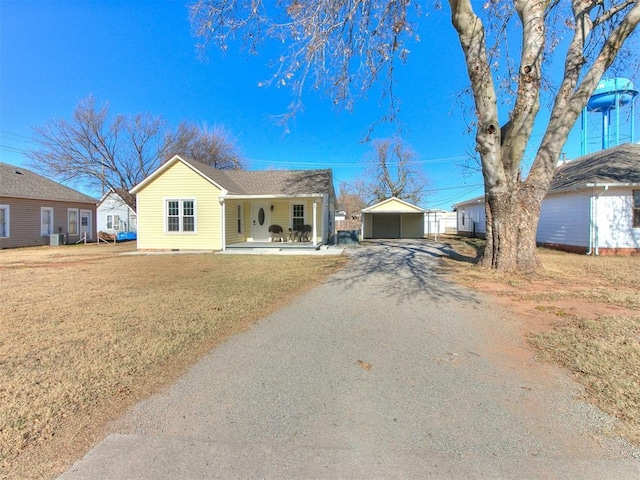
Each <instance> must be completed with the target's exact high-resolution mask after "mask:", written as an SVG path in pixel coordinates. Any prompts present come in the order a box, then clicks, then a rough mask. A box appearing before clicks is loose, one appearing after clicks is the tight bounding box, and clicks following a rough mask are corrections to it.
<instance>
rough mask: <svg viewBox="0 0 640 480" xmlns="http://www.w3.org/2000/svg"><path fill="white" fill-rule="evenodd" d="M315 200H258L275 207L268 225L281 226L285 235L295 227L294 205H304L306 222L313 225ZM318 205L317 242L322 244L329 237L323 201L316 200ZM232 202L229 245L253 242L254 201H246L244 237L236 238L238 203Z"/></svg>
mask: <svg viewBox="0 0 640 480" xmlns="http://www.w3.org/2000/svg"><path fill="white" fill-rule="evenodd" d="M313 200H314V199H313V198H300V199H295V200H291V199H290V198H286V199H280V198H274V199H271V200H269V199H267V200H258V201H259V202H264V203H265V204H268V205H269V207H270V206H271V205H273V211H271V209H270V208H269V212H268V223H269V225H280V226H281V227H282V229H283V230H284V233H285V234H286V233H288V231H289V228H291V226H292V225H293V219H292V218H293V217H292V215H293V205H294V204H295V205H299V204H302V205H304V221H305V223H306V224H308V225H313ZM316 200H317V202H318V204H317V207H316V228H317V233H318V236H317V241H318V242H321V241H323V237H326V236H327V233H326V232H323V225H324V222H323V215H324V212H323V208H322V199H320V198H318V199H316ZM232 202H233V201H232V200H228V201H227V212H232V214H231V215H229V214H227V243H228V244H232V243H235V242H243V241H247V240H248V241H252V240H253V239H252V237H251V235H252V230H251V225H252V221H253V219H252V217H251V215H252V212H253V208H252V201H250V200H245V201H244V204H243V205H244V209H243V215H244V219H245V223H244V235H242V236H236V235H234V232H235V231H236V230H237V225H236V223H235V222H236V220H237V213H236V206H235V205H236V203H235V202H233V203H232ZM232 204H233V205H234V206H233V207H231V205H232ZM230 216H232V217H233V221H230V219H229V217H230Z"/></svg>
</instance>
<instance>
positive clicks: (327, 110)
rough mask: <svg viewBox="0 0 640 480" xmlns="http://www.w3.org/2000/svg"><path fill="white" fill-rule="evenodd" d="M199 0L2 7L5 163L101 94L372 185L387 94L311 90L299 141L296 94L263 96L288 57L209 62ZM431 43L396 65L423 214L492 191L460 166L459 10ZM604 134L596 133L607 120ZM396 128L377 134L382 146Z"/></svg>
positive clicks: (247, 154)
mask: <svg viewBox="0 0 640 480" xmlns="http://www.w3.org/2000/svg"><path fill="white" fill-rule="evenodd" d="M186 4H187V2H185V1H184V0H180V1H172V0H131V1H128V0H111V1H97V0H84V1H80V0H75V1H64V0H63V1H60V0H51V1H36V0H33V1H32V0H20V1H12V0H0V61H1V63H0V161H2V162H5V163H13V164H17V165H21V164H23V163H25V162H26V158H25V156H24V153H23V152H24V151H25V150H26V149H28V148H29V147H30V146H31V143H30V137H31V128H32V127H34V126H38V125H43V124H44V123H45V122H47V121H48V120H50V119H53V118H70V117H71V114H72V111H73V109H74V107H75V106H76V104H77V103H78V101H79V100H81V99H83V98H85V97H87V96H88V95H93V96H94V97H95V98H96V100H97V101H98V102H100V103H101V102H109V105H110V110H111V112H112V113H123V114H134V113H139V112H148V113H151V114H154V115H162V116H163V117H164V118H166V119H167V120H168V121H169V122H170V123H171V124H177V123H178V122H179V121H181V120H190V121H193V122H196V123H197V124H201V125H207V126H209V127H213V126H223V127H224V128H225V129H226V130H227V131H228V132H229V133H230V134H231V135H232V136H233V137H234V138H235V140H236V143H237V145H238V146H239V149H240V151H241V153H242V155H243V156H244V158H245V159H246V164H247V167H248V168H250V169H269V168H279V169H280V168H292V169H307V168H328V167H330V168H332V169H333V171H334V177H335V179H336V187H338V188H339V185H340V182H347V183H350V182H352V181H353V180H354V179H355V178H357V177H358V176H361V175H362V170H363V168H364V164H363V160H364V157H365V156H366V155H367V154H368V153H369V152H371V146H370V145H368V144H364V143H362V139H363V137H364V136H365V134H366V133H367V131H368V129H369V127H370V126H371V125H372V124H373V123H374V122H376V121H377V120H378V119H379V118H381V116H382V115H383V114H384V111H385V107H384V106H381V105H380V103H381V100H380V98H379V94H378V92H376V91H372V92H369V94H368V98H363V99H360V100H359V101H358V102H357V103H356V104H355V108H354V110H353V112H347V111H345V110H339V109H336V108H335V107H334V106H333V105H332V103H331V101H330V100H329V99H328V98H326V97H323V96H321V95H319V94H317V93H315V92H307V94H306V95H305V97H304V98H303V101H304V112H302V113H300V114H298V115H297V116H296V118H295V119H294V120H293V121H292V122H291V123H290V125H289V132H288V133H286V132H285V131H284V130H283V128H282V127H281V126H279V125H277V124H276V123H275V122H274V121H273V118H272V117H273V116H274V115H277V114H280V113H283V112H284V111H285V110H286V108H287V105H288V104H289V102H290V100H291V97H290V91H289V90H287V89H278V88H272V87H269V88H265V87H262V88H261V87H259V86H258V83H259V82H260V81H262V80H266V79H268V78H269V77H270V72H271V70H270V69H269V66H268V64H269V62H270V61H271V60H273V58H274V53H275V52H263V53H262V54H261V55H259V56H250V55H248V54H246V53H243V52H242V51H241V49H240V46H239V45H235V46H233V47H235V48H230V49H229V52H228V53H227V54H226V56H222V55H221V54H220V53H219V52H218V51H216V50H209V51H208V61H202V59H201V58H200V57H199V56H198V53H197V51H196V48H195V44H196V42H197V39H196V38H194V37H193V36H192V34H191V28H190V24H189V19H188V11H187V8H186ZM419 33H420V36H421V42H420V43H418V44H416V45H414V46H413V48H412V52H411V54H410V56H409V60H408V62H407V63H406V64H404V65H401V66H399V67H398V68H397V81H398V83H397V89H396V92H397V95H398V97H399V98H400V100H401V101H402V104H401V111H400V118H401V121H402V123H403V128H404V131H403V134H402V137H403V138H404V139H405V141H406V142H407V143H408V144H409V145H410V146H411V147H412V149H413V150H414V151H415V152H416V154H417V157H418V159H419V161H420V164H421V165H422V166H423V168H424V172H425V174H426V175H427V177H428V178H429V180H430V184H429V187H430V194H429V195H428V197H427V198H426V201H425V202H424V204H423V206H425V207H428V208H442V209H446V210H449V209H450V208H451V205H452V204H454V203H456V202H459V201H462V200H464V199H467V198H471V197H475V196H478V195H481V194H482V193H483V192H482V187H481V184H482V179H481V176H480V174H479V173H476V174H472V175H468V174H466V175H465V174H464V172H463V169H462V167H461V165H462V163H463V162H464V161H465V158H466V156H467V154H468V152H469V151H472V150H473V135H469V134H466V124H465V119H464V117H463V114H462V109H461V107H460V105H459V103H458V102H457V100H456V97H457V95H458V93H459V92H460V91H461V90H462V89H463V88H465V86H466V84H467V76H466V71H465V67H464V62H463V57H462V52H461V50H460V47H459V44H458V42H457V39H456V37H455V34H454V31H453V28H452V27H451V25H450V22H449V18H448V16H447V14H446V12H436V13H433V14H431V15H430V16H429V18H428V19H426V20H425V21H424V22H422V24H421V29H420V32H419ZM434 45H435V46H436V47H435V48H434V47H433V46H434ZM594 125H595V126H591V127H590V128H591V130H592V132H593V131H594V130H597V129H598V128H599V127H598V126H597V120H595V124H594ZM394 129H395V127H394V126H389V125H383V126H380V127H377V128H376V130H375V131H374V133H373V135H372V138H382V137H387V136H389V135H391V134H392V133H393V132H394ZM579 141H580V134H579V131H576V132H575V134H572V136H571V137H570V140H569V143H568V145H567V147H566V149H565V151H566V153H567V155H568V157H569V158H572V157H575V156H578V155H579V153H580V144H579ZM88 193H92V192H88Z"/></svg>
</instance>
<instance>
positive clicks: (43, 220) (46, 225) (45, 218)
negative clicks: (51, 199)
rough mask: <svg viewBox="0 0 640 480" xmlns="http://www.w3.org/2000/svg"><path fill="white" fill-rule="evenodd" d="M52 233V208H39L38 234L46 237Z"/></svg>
mask: <svg viewBox="0 0 640 480" xmlns="http://www.w3.org/2000/svg"><path fill="white" fill-rule="evenodd" d="M52 233H53V208H52V207H41V208H40V235H42V236H43V237H48V236H49V235H51V234H52Z"/></svg>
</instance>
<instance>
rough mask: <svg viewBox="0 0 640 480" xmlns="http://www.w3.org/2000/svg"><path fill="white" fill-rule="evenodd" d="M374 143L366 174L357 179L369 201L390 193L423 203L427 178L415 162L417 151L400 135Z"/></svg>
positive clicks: (380, 199)
mask: <svg viewBox="0 0 640 480" xmlns="http://www.w3.org/2000/svg"><path fill="white" fill-rule="evenodd" d="M371 145H372V148H373V155H372V156H371V158H369V159H368V161H367V163H368V166H367V168H366V169H365V172H364V174H363V175H362V177H361V178H360V179H359V180H357V181H356V182H355V183H356V186H357V189H358V191H359V192H360V193H361V194H362V195H363V196H364V198H365V201H366V202H367V204H370V205H371V204H374V203H378V202H381V201H383V200H387V199H388V198H391V197H396V198H399V199H401V200H405V201H407V202H409V203H413V204H414V205H418V204H420V203H421V202H422V200H423V199H424V194H425V191H426V188H427V184H428V182H427V178H426V175H425V174H424V173H423V172H422V170H421V169H420V167H419V165H418V164H417V163H416V162H415V160H416V156H415V153H414V152H413V151H412V150H411V149H410V148H409V147H407V146H406V145H404V143H403V142H402V141H401V140H400V139H398V138H392V139H376V140H373V142H372V144H371Z"/></svg>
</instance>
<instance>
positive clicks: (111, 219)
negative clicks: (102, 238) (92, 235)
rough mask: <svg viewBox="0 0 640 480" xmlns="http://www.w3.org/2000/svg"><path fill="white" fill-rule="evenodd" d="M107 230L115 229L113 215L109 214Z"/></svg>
mask: <svg viewBox="0 0 640 480" xmlns="http://www.w3.org/2000/svg"><path fill="white" fill-rule="evenodd" d="M107 230H113V215H107Z"/></svg>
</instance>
